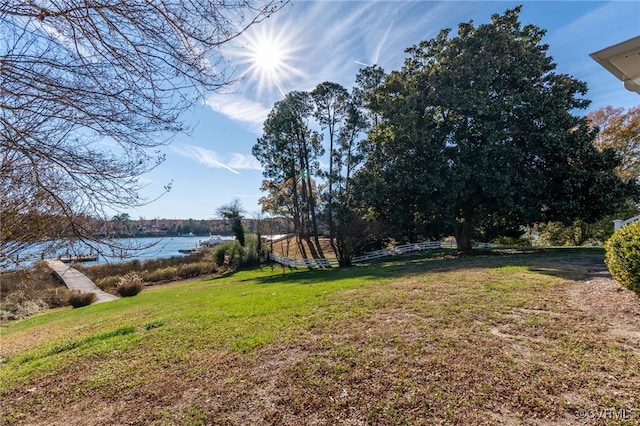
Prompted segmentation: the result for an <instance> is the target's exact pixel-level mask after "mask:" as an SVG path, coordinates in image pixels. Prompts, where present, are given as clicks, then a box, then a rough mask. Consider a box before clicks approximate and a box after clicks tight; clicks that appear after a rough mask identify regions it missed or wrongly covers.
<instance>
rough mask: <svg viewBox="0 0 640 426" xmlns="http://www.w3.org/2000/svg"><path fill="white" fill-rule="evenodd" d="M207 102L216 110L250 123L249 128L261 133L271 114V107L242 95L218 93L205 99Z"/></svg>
mask: <svg viewBox="0 0 640 426" xmlns="http://www.w3.org/2000/svg"><path fill="white" fill-rule="evenodd" d="M205 104H206V105H207V106H208V107H210V108H211V109H213V110H214V111H216V112H218V113H220V114H223V115H225V116H227V117H229V118H230V119H232V120H235V121H240V122H243V123H246V124H248V125H249V129H250V130H251V131H253V132H254V133H257V134H260V132H261V130H262V125H263V123H264V121H265V120H266V119H267V116H268V115H269V111H270V109H269V108H266V107H265V106H264V105H262V104H260V103H258V102H255V101H252V100H250V99H247V98H244V97H242V96H240V95H220V94H216V95H214V96H210V97H209V98H207V99H205Z"/></svg>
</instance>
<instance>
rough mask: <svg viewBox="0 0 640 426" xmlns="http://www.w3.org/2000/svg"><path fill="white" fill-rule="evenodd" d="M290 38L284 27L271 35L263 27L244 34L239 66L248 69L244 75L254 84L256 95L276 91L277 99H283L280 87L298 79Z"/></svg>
mask: <svg viewBox="0 0 640 426" xmlns="http://www.w3.org/2000/svg"><path fill="white" fill-rule="evenodd" d="M254 28H255V27H254ZM293 34H294V33H293V32H291V31H287V30H286V29H285V28H284V27H281V28H280V30H279V31H278V32H275V31H274V30H270V29H268V28H266V27H264V26H260V29H258V30H256V31H254V32H252V33H249V32H247V33H245V34H244V40H245V41H244V43H243V49H242V51H241V52H240V55H241V56H242V59H241V62H242V63H245V64H246V65H247V66H248V68H247V71H246V73H245V75H246V77H247V78H248V79H250V80H252V81H254V82H255V83H256V85H257V91H258V93H259V94H260V93H264V92H271V91H274V90H276V89H277V91H278V92H279V93H280V95H282V96H285V91H284V90H283V84H284V83H285V82H286V81H287V80H289V79H291V78H293V77H295V76H298V75H302V72H301V71H300V70H298V69H297V68H296V67H295V66H294V63H295V61H296V59H297V57H296V52H297V50H298V48H297V47H296V45H295V43H294V41H293V40H294V36H293Z"/></svg>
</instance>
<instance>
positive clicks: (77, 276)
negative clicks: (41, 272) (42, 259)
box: [46, 259, 118, 303]
mask: <svg viewBox="0 0 640 426" xmlns="http://www.w3.org/2000/svg"><path fill="white" fill-rule="evenodd" d="M46 262H47V265H48V266H49V267H50V268H51V269H53V272H54V273H55V274H56V275H57V276H58V278H60V279H61V280H62V282H63V283H64V285H66V286H67V287H68V288H69V290H76V291H79V292H81V293H94V294H95V295H96V297H97V300H96V302H95V303H100V302H109V301H111V300H117V299H118V297H117V296H114V295H113V294H110V293H107V292H105V291H102V290H100V288H98V286H97V285H95V284H94V283H93V281H91V280H90V279H89V277H87V276H86V275H85V274H83V273H82V272H80V271H78V270H77V269H74V268H72V267H71V266H69V265H66V264H64V263H63V262H62V261H60V260H57V259H47V260H46Z"/></svg>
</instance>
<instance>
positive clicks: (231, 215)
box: [216, 198, 245, 247]
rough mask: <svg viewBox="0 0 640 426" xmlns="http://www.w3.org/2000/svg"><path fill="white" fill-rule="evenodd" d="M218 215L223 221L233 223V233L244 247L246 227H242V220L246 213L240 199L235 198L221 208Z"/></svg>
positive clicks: (217, 211)
mask: <svg viewBox="0 0 640 426" xmlns="http://www.w3.org/2000/svg"><path fill="white" fill-rule="evenodd" d="M216 213H217V215H218V216H220V217H222V218H223V219H226V220H228V221H229V222H231V231H232V232H233V235H234V236H235V237H236V240H238V242H239V243H240V246H242V247H244V240H245V235H244V234H245V232H244V226H242V218H243V215H244V213H245V210H244V208H243V207H242V203H241V202H240V200H239V199H237V198H234V199H233V201H231V202H230V203H229V204H224V205H222V206H220V207H219V208H218V209H217V210H216Z"/></svg>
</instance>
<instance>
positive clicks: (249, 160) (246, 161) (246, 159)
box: [229, 152, 262, 170]
mask: <svg viewBox="0 0 640 426" xmlns="http://www.w3.org/2000/svg"><path fill="white" fill-rule="evenodd" d="M229 166H230V167H233V168H234V169H245V170H262V165H261V164H260V162H259V161H258V159H257V158H256V157H254V156H253V155H245V154H238V153H237V152H234V153H233V154H231V158H230V159H229Z"/></svg>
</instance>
